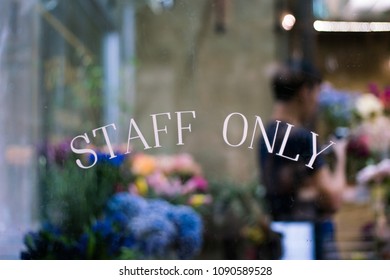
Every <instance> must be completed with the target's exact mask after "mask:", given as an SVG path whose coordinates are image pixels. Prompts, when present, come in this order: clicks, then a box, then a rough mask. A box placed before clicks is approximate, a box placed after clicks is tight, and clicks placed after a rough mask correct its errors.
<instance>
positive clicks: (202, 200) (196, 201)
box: [188, 194, 211, 207]
mask: <svg viewBox="0 0 390 280" xmlns="http://www.w3.org/2000/svg"><path fill="white" fill-rule="evenodd" d="M209 203H211V196H209V195H205V194H193V195H191V197H190V199H189V201H188V204H190V205H191V206H194V207H198V206H201V205H204V204H209Z"/></svg>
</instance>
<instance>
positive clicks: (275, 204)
mask: <svg viewBox="0 0 390 280" xmlns="http://www.w3.org/2000/svg"><path fill="white" fill-rule="evenodd" d="M276 125H277V122H276V121H275V122H272V123H270V124H268V125H267V127H266V133H267V136H268V139H269V141H270V143H271V145H272V141H273V137H274V134H275V130H276ZM287 127H288V126H287V123H285V122H281V123H280V124H279V128H278V132H277V136H276V141H275V147H274V150H273V152H272V153H269V151H268V150H267V146H266V144H265V141H264V138H263V137H261V138H260V143H259V165H260V168H261V175H262V177H261V181H262V183H263V185H264V186H265V189H266V202H267V205H268V210H269V213H270V214H271V216H272V217H273V219H274V220H315V219H316V218H317V216H318V215H319V209H318V207H317V204H316V202H315V201H302V200H300V199H299V197H298V192H299V190H300V189H301V188H302V187H304V186H305V183H306V182H307V179H308V178H310V177H311V176H313V174H314V173H315V172H317V171H318V169H320V168H321V167H322V166H323V165H324V164H325V161H324V158H323V156H322V154H320V155H318V156H317V158H316V160H315V161H314V164H313V169H311V168H309V167H307V166H306V164H308V163H309V161H310V158H311V156H312V153H313V148H312V145H313V140H312V138H313V136H312V133H311V132H310V131H309V130H307V129H305V128H303V127H296V126H294V127H292V129H291V131H290V135H289V137H288V140H287V143H286V147H285V150H284V152H283V155H285V156H288V157H290V158H295V156H296V155H297V154H299V159H298V161H293V160H290V159H287V158H284V157H281V156H279V155H276V154H277V153H278V152H279V150H280V147H281V145H282V141H283V138H284V136H285V133H286V129H287ZM319 151H320V150H319V148H318V147H317V152H319Z"/></svg>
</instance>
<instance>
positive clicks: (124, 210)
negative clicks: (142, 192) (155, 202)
mask: <svg viewBox="0 0 390 280" xmlns="http://www.w3.org/2000/svg"><path fill="white" fill-rule="evenodd" d="M147 206H148V204H147V202H146V200H145V199H144V198H142V197H140V196H136V195H132V194H130V193H126V192H122V193H117V194H115V195H113V196H112V197H111V199H110V200H109V201H108V203H107V215H108V216H110V217H115V218H117V219H119V220H121V221H122V222H124V223H126V224H127V223H128V222H129V221H130V220H131V219H132V218H133V217H135V216H138V215H139V214H140V213H142V212H144V211H145V209H146V208H147Z"/></svg>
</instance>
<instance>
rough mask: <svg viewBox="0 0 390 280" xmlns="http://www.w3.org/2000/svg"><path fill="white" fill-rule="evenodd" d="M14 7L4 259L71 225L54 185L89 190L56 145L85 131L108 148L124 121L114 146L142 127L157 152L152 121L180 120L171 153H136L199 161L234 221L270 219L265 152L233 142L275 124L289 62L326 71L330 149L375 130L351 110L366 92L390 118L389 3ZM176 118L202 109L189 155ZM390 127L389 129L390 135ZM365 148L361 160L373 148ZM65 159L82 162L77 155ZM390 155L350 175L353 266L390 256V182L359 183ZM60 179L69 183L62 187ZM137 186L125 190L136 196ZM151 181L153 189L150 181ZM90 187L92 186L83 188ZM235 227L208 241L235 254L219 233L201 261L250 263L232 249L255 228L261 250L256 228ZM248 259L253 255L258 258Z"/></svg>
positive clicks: (7, 60)
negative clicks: (30, 238)
mask: <svg viewBox="0 0 390 280" xmlns="http://www.w3.org/2000/svg"><path fill="white" fill-rule="evenodd" d="M0 5H1V9H0V99H1V102H0V106H1V110H0V135H1V136H0V258H3V259H17V258H20V252H21V250H22V248H23V246H24V245H23V242H25V241H23V240H24V239H23V238H24V236H25V234H26V232H28V231H30V230H34V229H37V228H38V227H39V226H40V224H41V223H42V221H44V220H47V219H49V220H50V219H55V218H53V217H52V216H53V213H54V212H56V211H57V212H59V214H58V213H57V214H56V215H57V216H61V217H62V218H61V219H63V216H65V214H64V213H61V211H65V210H61V209H62V208H60V206H58V207H59V209H60V210H58V209H57V210H53V209H54V208H55V207H54V206H53V205H52V204H53V203H54V204H55V205H59V204H56V203H57V202H58V201H65V199H66V198H64V197H61V194H58V193H56V192H55V191H53V190H48V188H49V187H48V185H52V186H53V185H54V186H56V187H58V188H60V187H62V186H63V185H67V184H77V182H80V180H81V181H82V180H83V178H85V177H83V176H85V175H80V176H81V177H77V176H76V177H74V178H73V181H70V180H67V178H70V177H72V176H74V175H73V174H74V173H72V172H73V171H74V170H73V171H72V169H69V170H66V172H68V173H66V172H65V173H64V170H63V169H61V170H60V171H58V170H57V169H55V168H57V167H55V168H54V167H51V166H54V165H55V164H57V165H58V161H57V162H56V163H53V162H51V161H50V160H51V159H52V158H51V157H53V155H54V157H55V156H58V153H59V152H58V150H56V148H53V147H57V148H58V145H61V143H64V141H69V140H70V139H72V138H74V137H76V136H77V135H81V134H84V133H87V134H88V135H89V137H90V139H91V142H92V143H91V144H93V145H95V146H103V145H104V144H105V142H104V141H103V137H101V136H100V137H96V138H93V137H92V130H93V129H95V128H98V127H102V126H104V125H107V124H111V123H115V125H116V130H115V131H114V130H109V136H110V139H111V141H112V143H113V145H114V146H116V147H119V146H120V145H121V144H127V141H128V134H129V121H130V119H131V118H133V119H134V120H135V121H136V123H137V125H138V127H139V129H140V130H141V131H142V134H143V136H144V137H145V139H146V140H147V141H148V142H150V145H152V143H154V134H153V125H152V119H151V116H150V115H151V114H157V113H162V112H170V113H171V115H172V119H171V120H168V119H167V118H165V117H161V121H160V119H159V125H160V127H161V128H162V127H164V125H166V126H167V129H168V133H167V134H165V133H161V134H160V142H161V146H162V147H161V148H155V149H150V150H147V151H146V150H145V151H144V150H143V149H144V146H143V144H142V142H141V141H134V142H133V143H134V147H133V148H134V150H135V151H139V152H145V153H147V154H149V155H151V156H156V157H158V156H159V155H162V154H168V155H177V154H187V155H191V157H192V159H193V160H194V161H195V162H196V163H197V164H198V165H199V166H200V167H201V169H202V176H203V177H204V178H207V180H208V181H209V184H210V185H213V186H214V188H213V187H210V194H212V195H213V201H214V202H213V203H214V204H213V205H214V206H215V207H216V205H217V206H218V205H225V206H226V205H228V206H226V207H227V208H226V209H228V210H226V209H225V208H223V209H225V210H226V211H225V210H223V211H225V212H224V215H227V213H230V212H229V211H233V212H234V213H238V214H234V215H236V216H234V215H233V216H234V217H236V218H237V221H241V220H246V217H249V216H248V215H249V214H248V215H247V212H248V213H251V215H252V214H253V213H257V212H256V211H258V212H259V213H261V209H260V210H259V209H257V208H261V193H262V189H261V186H258V175H259V174H258V166H257V161H256V155H257V150H256V149H249V148H248V146H249V145H250V143H249V140H248V141H247V142H245V145H242V146H240V147H237V148H232V147H229V146H227V145H226V143H225V142H224V141H223V138H222V126H223V122H224V120H225V118H226V116H227V115H229V114H230V113H232V112H240V113H242V114H243V115H245V116H246V117H247V119H248V122H249V129H250V131H251V129H252V128H251V127H253V125H254V118H255V116H256V115H258V116H261V117H262V118H263V119H264V120H267V119H268V118H269V115H270V112H271V108H272V96H271V92H270V87H269V79H270V75H271V74H272V73H273V70H274V68H275V65H276V64H277V63H278V62H281V61H286V60H294V59H295V60H307V61H311V62H313V63H314V64H316V65H317V66H318V67H319V69H320V70H321V72H322V73H323V75H324V80H325V83H324V87H323V92H322V95H321V98H322V99H321V100H320V101H321V102H322V103H321V104H322V105H323V106H322V107H321V108H322V109H323V111H322V112H321V114H322V115H321V114H319V117H318V120H317V121H318V131H319V134H320V135H321V137H323V139H326V138H327V136H328V135H330V134H331V133H333V132H334V131H335V129H336V128H337V127H340V126H341V127H349V128H350V129H351V130H353V129H355V128H356V127H361V126H360V124H362V123H363V121H362V118H359V119H358V121H356V119H352V118H353V117H354V115H353V114H354V112H355V111H356V110H355V109H356V108H355V107H354V106H355V105H351V104H352V103H351V102H354V101H355V99H356V98H358V97H361V96H363V94H364V93H370V94H371V95H372V96H373V97H374V96H375V98H376V100H375V101H374V102H376V101H378V103H380V104H381V105H380V106H379V107H380V109H381V110H382V111H383V114H384V116H385V117H387V115H386V105H388V103H387V100H388V95H389V94H390V90H389V89H388V88H387V87H388V86H389V85H390V82H389V81H390V33H389V32H390V3H389V1H379V0H377V1H362V0H275V1H271V0H267V1H260V0H252V1H248V0H243V1H235V0H197V1H191V0H122V1H120V0H71V1H63V0H0ZM386 98H387V99H386ZM365 104H368V103H365ZM348 106H350V107H348ZM352 107H353V108H352ZM358 109H359V108H358ZM363 110H365V109H363ZM367 110H370V109H366V111H367ZM176 111H195V112H196V118H190V117H189V116H188V115H187V116H186V117H185V118H184V119H185V121H184V122H183V123H191V124H192V132H191V133H187V132H185V133H184V143H185V144H184V145H182V146H178V145H176V144H177V127H176V119H175V118H176V116H175V112H176ZM357 111H359V110H357ZM382 111H381V113H382ZM358 113H359V112H358ZM340 114H341V115H340ZM355 115H356V114H355ZM187 117H188V118H187ZM360 117H362V116H360ZM365 127H366V128H367V127H370V125H368V126H367V125H366V126H365ZM386 129H387V126H386V125H384V126H382V128H380V129H379V130H380V131H385V130H386ZM359 132H360V130H359ZM229 133H230V134H229V137H231V138H230V139H238V140H237V141H239V139H241V135H242V123H240V122H237V123H235V122H231V123H230V125H229ZM368 134H369V132H368ZM359 136H360V134H359ZM372 137H373V138H374V139H378V138H377V137H379V136H378V135H377V134H375V135H374V136H372ZM383 137H385V140H383V139H384V138H381V139H382V141H381V143H387V144H389V143H390V142H386V141H388V140H387V139H388V138H387V137H388V136H383ZM389 139H390V137H389ZM232 142H234V140H232ZM68 143H69V142H68ZM352 144H356V145H357V146H358V148H357V150H358V151H361V149H362V148H361V147H360V146H359V144H361V143H360V142H359V141H357V142H356V141H355V142H354V143H352ZM356 145H355V146H353V145H352V148H351V149H352V150H353V148H354V147H356ZM368 148H370V152H372V151H373V150H375V149H374V148H372V147H368ZM64 150H66V152H69V145H67V146H65V147H64ZM53 151H54V152H53ZM387 151H388V145H386V147H381V149H379V150H378V149H377V150H375V152H377V153H376V154H375V156H370V157H368V156H367V157H364V158H363V159H362V158H359V160H357V161H355V162H358V163H360V165H358V166H353V165H351V166H350V171H349V175H350V178H351V180H350V184H351V189H353V190H354V191H353V195H350V194H349V193H346V203H345V206H343V209H342V210H341V211H340V212H339V213H338V214H337V216H336V220H337V222H338V223H339V224H340V226H339V228H338V241H339V246H340V248H341V249H342V250H341V253H342V258H346V259H351V258H352V259H356V258H385V256H386V255H385V253H383V252H385V251H383V252H382V251H380V250H379V249H378V248H379V247H378V246H382V247H380V248H381V250H382V249H383V248H385V247H386V246H387V243H386V242H387V240H388V239H389V238H388V229H387V202H386V199H387V196H386V195H387V185H386V180H385V179H384V180H381V182H380V184H379V183H378V180H376V181H375V183H376V184H375V186H374V188H370V189H367V188H363V187H361V185H367V184H368V182H367V181H365V182H364V184H363V183H362V184H360V183H359V182H357V180H356V174H357V173H358V171H360V170H361V169H363V168H364V167H366V166H368V165H371V164H378V163H379V162H381V160H383V159H386V158H387ZM378 152H379V156H378ZM370 155H372V154H370ZM73 156H74V155H73ZM67 159H68V158H67ZM55 160H57V158H55ZM74 160H75V159H74V158H72V163H73V164H74ZM63 163H64V161H63V160H62V161H60V165H61V164H63ZM74 165H75V164H74ZM61 172H62V173H61ZM74 172H76V171H74ZM77 172H80V171H79V170H78V171H77ZM134 172H135V171H134V170H133V175H134ZM195 173H196V172H195V171H194V174H195ZM56 174H57V175H58V174H61V176H60V177H61V178H60V179H61V182H59V181H58V180H59V179H58V176H59V175H58V176H57V175H56ZM96 176H97V175H96ZM75 178H78V180H79V181H77V180H76V179H75ZM56 180H57V181H56ZM129 180H130V181H131V182H133V181H134V180H133V179H129ZM130 181H129V182H130ZM129 182H125V183H123V184H124V185H126V188H127V185H129ZM212 182H214V183H212ZM148 184H149V187H150V185H151V183H150V181H148ZM253 185H255V186H254V187H253ZM384 185H385V186H386V187H383V186H384ZM137 186H138V188H139V184H138V185H137ZM79 188H83V186H79V187H78V188H73V189H72V191H73V192H75V191H76V192H77V189H79ZM224 188H225V189H228V190H229V192H228V193H227V194H225V193H221V189H224ZM359 188H360V189H359ZM237 189H238V190H237ZM356 189H358V190H359V192H358V196H357V195H356ZM373 190H375V192H374V191H373ZM252 191H253V193H254V195H253V196H252V195H251V194H252ZM64 192H65V191H64ZM372 192H374V194H372ZM92 193H93V192H92ZM201 194H202V195H204V194H205V192H204V191H202V192H201ZM83 195H86V194H83ZM248 197H250V198H252V200H251V203H253V204H256V203H258V204H259V205H260V206H259V205H257V206H256V207H255V206H254V207H255V208H256V209H257V210H253V209H252V210H251V209H245V207H244V206H245V205H247V199H248ZM222 198H223V199H222ZM241 198H242V199H241ZM56 199H58V200H56ZM203 199H204V197H203ZM219 199H220V200H221V201H222V202H221V201H219ZM236 200H238V202H237V201H236ZM218 201H219V202H220V204H218V203H217V202H218ZM69 205H71V204H68V207H70V206H69ZM232 205H233V206H232ZM243 205H244V206H243ZM250 205H251V204H250ZM214 206H213V207H214ZM53 207H54V208H53ZM213 207H211V208H213ZM65 208H66V207H65ZM65 208H64V209H65ZM67 209H68V208H67ZM237 209H239V210H237ZM80 211H81V210H80ZM207 211H209V212H207ZM207 211H205V212H203V213H206V214H203V215H206V218H205V220H207V219H209V220H210V219H211V222H210V223H211V224H213V226H215V224H217V225H223V226H226V224H224V221H225V220H224V219H225V217H224V216H223V215H222V214H221V211H222V210H218V211H220V212H218V213H219V214H220V216H218V215H217V216H218V217H217V218H215V215H216V214H215V213H216V212H215V211H217V210H215V209H214V208H213V209H212V210H210V209H208V210H207ZM210 211H211V212H210ZM223 211H222V212H223ZM207 213H208V214H207ZM210 213H212V214H210ZM75 215H77V214H75ZM259 215H261V214H259ZM54 216H55V215H54ZM57 216H56V217H57ZM210 217H211V218H210ZM61 219H59V220H61ZM215 219H216V220H215ZM248 219H249V218H248ZM254 219H256V218H254ZM86 220H88V218H86ZM88 221H89V220H88ZM233 224H234V223H233ZM378 224H379V226H378ZM211 228H212V229H211ZM243 228H244V226H243ZM221 229H224V227H222V226H221V227H219V228H218V230H220V231H218V230H217V229H215V228H213V227H212V226H211V227H209V228H207V227H206V231H207V232H208V233H211V232H212V231H213V230H215V232H214V233H213V234H212V235H213V238H215V239H218V238H219V237H221V238H220V239H221V240H222V239H223V240H225V241H224V242H225V243H222V245H221V248H222V249H218V248H214V247H212V246H211V245H210V244H209V243H207V234H206V239H205V240H206V241H205V243H204V244H205V247H204V248H206V249H205V251H206V253H204V255H202V254H201V255H200V256H201V257H202V256H203V257H204V258H229V257H231V258H234V257H240V258H244V256H242V255H239V256H237V255H235V254H238V253H237V252H236V251H234V250H236V249H234V248H233V249H231V248H230V247H229V246H230V245H229V244H228V243H229V242H230V241H231V240H236V241H237V240H241V238H242V237H241V234H242V232H245V233H246V234H244V235H245V236H247V237H248V236H249V237H248V238H249V239H251V240H252V241H254V242H255V243H256V242H258V240H259V238H258V235H256V234H258V232H256V230H254V231H250V230H249V231H248V230H246V231H245V230H243V231H240V232H239V233H237V232H232V233H231V236H227V237H226V238H225V237H224V238H222V233H223V232H224V231H223V230H221ZM230 230H231V231H233V230H232V229H230ZM225 232H226V231H225ZM228 232H229V231H228ZM248 232H249V233H248ZM378 232H379V233H378ZM376 233H378V234H376ZM216 235H220V236H219V237H216ZM260 235H261V234H260ZM237 236H240V237H237ZM256 236H257V237H256ZM378 236H379V237H378ZM244 239H245V238H244ZM260 239H261V238H260ZM218 240H219V239H218ZM229 240H230V241H229ZM207 246H209V247H207ZM210 246H211V247H210ZM218 250H220V251H218ZM379 251H380V252H381V253H380V254H379V253H378V252H379ZM202 252H203V251H202ZM229 252H230V253H231V252H233V256H232V255H231V254H230V255H229ZM234 252H235V253H234ZM239 252H241V251H239ZM246 252H247V254H246V255H245V257H248V258H249V257H250V254H251V253H250V250H249V251H246Z"/></svg>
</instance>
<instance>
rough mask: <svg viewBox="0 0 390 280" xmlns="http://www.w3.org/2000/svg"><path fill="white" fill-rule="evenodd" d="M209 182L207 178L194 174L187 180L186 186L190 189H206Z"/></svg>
mask: <svg viewBox="0 0 390 280" xmlns="http://www.w3.org/2000/svg"><path fill="white" fill-rule="evenodd" d="M208 186H209V184H208V182H207V180H206V179H205V178H203V177H201V176H194V177H192V178H191V179H189V180H188V181H187V182H186V188H188V189H190V190H199V191H202V192H203V191H206V190H207V188H208Z"/></svg>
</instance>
